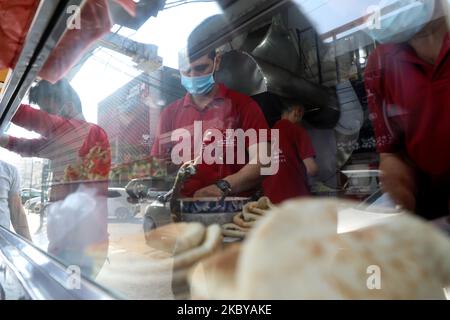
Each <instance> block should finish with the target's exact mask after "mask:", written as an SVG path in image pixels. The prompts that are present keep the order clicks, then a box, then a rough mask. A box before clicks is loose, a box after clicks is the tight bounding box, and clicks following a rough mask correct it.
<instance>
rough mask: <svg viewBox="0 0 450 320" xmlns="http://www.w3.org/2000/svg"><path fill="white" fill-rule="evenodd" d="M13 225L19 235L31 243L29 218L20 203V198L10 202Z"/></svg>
mask: <svg viewBox="0 0 450 320" xmlns="http://www.w3.org/2000/svg"><path fill="white" fill-rule="evenodd" d="M10 211H11V224H12V226H13V228H14V230H15V231H16V233H17V234H19V235H21V236H22V237H24V238H26V239H28V240H30V241H31V234H30V229H29V227H28V220H27V216H26V215H25V211H24V209H23V207H22V203H21V202H20V197H17V198H16V199H11V200H10Z"/></svg>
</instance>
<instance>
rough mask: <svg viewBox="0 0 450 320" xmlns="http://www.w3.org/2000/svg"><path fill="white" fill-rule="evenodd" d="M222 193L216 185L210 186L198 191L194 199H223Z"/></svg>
mask: <svg viewBox="0 0 450 320" xmlns="http://www.w3.org/2000/svg"><path fill="white" fill-rule="evenodd" d="M222 195H223V194H222V191H221V190H220V189H219V187H217V186H216V185H214V184H213V185H210V186H207V187H205V188H202V189H200V190H197V192H195V194H194V198H206V197H208V198H209V197H210V198H219V199H220V198H222Z"/></svg>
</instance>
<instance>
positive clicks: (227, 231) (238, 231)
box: [222, 223, 250, 239]
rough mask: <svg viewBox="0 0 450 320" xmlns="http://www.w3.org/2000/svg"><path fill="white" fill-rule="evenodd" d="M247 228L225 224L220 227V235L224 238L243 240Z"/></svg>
mask: <svg viewBox="0 0 450 320" xmlns="http://www.w3.org/2000/svg"><path fill="white" fill-rule="evenodd" d="M249 230H250V229H249V228H243V227H240V226H238V225H237V224H234V223H227V224H224V225H222V235H223V236H225V237H233V238H241V239H243V238H245V235H246V234H247V232H248V231H249Z"/></svg>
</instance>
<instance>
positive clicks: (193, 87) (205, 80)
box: [181, 73, 216, 96]
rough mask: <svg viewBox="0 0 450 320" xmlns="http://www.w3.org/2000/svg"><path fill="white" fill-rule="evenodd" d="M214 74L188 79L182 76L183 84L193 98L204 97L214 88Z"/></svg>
mask: <svg viewBox="0 0 450 320" xmlns="http://www.w3.org/2000/svg"><path fill="white" fill-rule="evenodd" d="M215 83H216V82H215V81H214V73H210V74H208V75H205V76H200V77H187V76H185V75H183V74H182V75H181V84H182V85H183V87H184V88H185V89H186V90H187V92H189V93H190V94H192V95H193V96H204V95H207V94H208V93H210V92H211V90H212V89H213V88H214V84H215Z"/></svg>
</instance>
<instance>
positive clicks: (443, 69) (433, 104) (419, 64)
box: [365, 0, 450, 219]
mask: <svg viewBox="0 0 450 320" xmlns="http://www.w3.org/2000/svg"><path fill="white" fill-rule="evenodd" d="M421 6H423V8H422V7H420V8H418V11H416V13H417V14H418V15H417V17H415V18H414V17H411V14H412V13H411V12H408V13H405V16H399V17H397V18H396V19H395V20H394V19H393V20H392V23H398V25H399V26H402V27H405V26H406V25H407V24H406V23H402V22H403V18H404V21H405V22H406V21H410V24H411V26H410V28H409V29H407V28H405V30H397V31H396V34H395V35H394V34H393V35H392V36H390V35H389V34H388V32H389V31H390V30H392V31H394V30H395V29H396V28H386V29H383V26H382V29H380V30H379V31H378V32H379V35H380V36H382V38H381V39H382V42H385V43H386V44H382V45H380V46H379V47H377V49H376V50H375V51H374V52H373V53H372V55H371V56H370V58H369V62H368V65H367V68H366V74H365V82H366V88H367V94H368V100H369V108H370V111H371V114H370V117H371V119H372V121H373V125H374V129H375V134H376V139H377V149H378V152H379V153H380V170H381V171H382V175H381V183H382V187H383V189H384V191H385V192H387V193H389V194H390V195H391V197H392V198H393V200H394V201H396V202H397V203H398V204H399V205H401V206H402V207H404V208H405V209H408V210H411V211H415V212H417V213H418V214H419V215H421V216H423V217H425V218H429V219H434V218H437V217H440V216H443V215H446V214H448V213H449V212H450V125H449V124H450V90H449V88H450V37H449V25H448V22H447V19H446V16H445V12H447V2H446V1H440V0H437V1H426V2H424V3H422V4H421ZM406 14H407V16H406ZM426 17H428V18H426ZM420 19H422V20H424V21H419V20H420ZM400 20H402V21H400ZM386 21H387V22H389V20H386ZM414 26H415V27H414ZM414 28H415V29H414ZM383 30H386V32H385V33H384V34H383ZM411 30H413V31H414V30H417V32H415V33H413V34H412V35H411ZM400 31H402V33H400V34H399V32H400Z"/></svg>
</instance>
